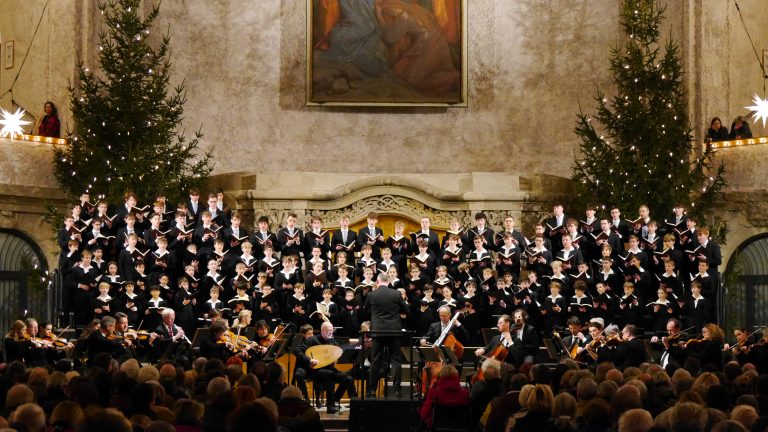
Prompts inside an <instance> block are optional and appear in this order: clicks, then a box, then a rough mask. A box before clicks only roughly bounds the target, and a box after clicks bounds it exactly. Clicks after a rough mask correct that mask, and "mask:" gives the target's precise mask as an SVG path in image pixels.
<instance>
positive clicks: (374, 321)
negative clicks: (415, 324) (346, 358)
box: [365, 273, 407, 397]
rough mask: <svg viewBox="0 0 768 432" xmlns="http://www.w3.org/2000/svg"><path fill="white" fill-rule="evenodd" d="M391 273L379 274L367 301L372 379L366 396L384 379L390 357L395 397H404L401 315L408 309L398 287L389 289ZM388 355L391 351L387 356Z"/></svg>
mask: <svg viewBox="0 0 768 432" xmlns="http://www.w3.org/2000/svg"><path fill="white" fill-rule="evenodd" d="M388 285H389V275H387V274H386V273H379V276H378V277H377V278H376V286H375V287H374V289H373V291H372V292H371V293H370V294H368V297H367V298H366V300H365V310H366V311H368V312H370V314H371V338H372V343H371V370H370V373H371V378H370V382H369V383H368V389H367V392H366V396H369V397H372V396H373V395H374V393H375V392H376V387H377V386H378V383H379V379H380V378H381V371H382V366H383V365H384V364H385V360H386V359H387V357H388V360H389V363H390V364H391V365H392V369H393V373H394V377H393V383H394V387H395V396H396V397H399V396H400V381H401V377H400V375H401V373H400V372H401V361H400V338H401V337H402V336H401V335H398V334H397V333H398V332H400V331H401V330H402V328H403V327H402V325H401V323H400V314H401V313H406V312H407V305H406V304H405V301H404V300H403V298H402V297H401V296H400V293H398V292H397V291H396V290H393V289H392V288H389V286H388ZM385 354H387V355H386V356H385Z"/></svg>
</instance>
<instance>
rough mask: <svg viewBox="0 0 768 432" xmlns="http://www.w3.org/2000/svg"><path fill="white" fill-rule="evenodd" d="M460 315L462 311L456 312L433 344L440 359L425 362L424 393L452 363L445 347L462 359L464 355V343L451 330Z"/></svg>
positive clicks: (423, 373) (423, 374) (422, 377)
mask: <svg viewBox="0 0 768 432" xmlns="http://www.w3.org/2000/svg"><path fill="white" fill-rule="evenodd" d="M459 315H461V312H460V311H459V312H456V314H455V315H454V316H453V318H451V320H450V321H449V322H448V325H446V326H445V330H443V332H442V333H441V334H440V336H439V337H438V338H437V340H436V341H435V343H434V344H432V349H433V350H434V351H435V354H436V355H437V357H438V359H440V361H437V362H427V363H425V364H424V370H423V371H422V376H421V382H422V386H423V393H424V394H426V393H427V391H429V388H430V387H432V386H433V385H434V384H435V381H436V380H437V375H438V373H440V370H441V369H442V368H443V366H445V365H447V364H449V363H450V359H449V358H446V356H445V353H444V352H443V347H445V348H447V349H449V350H451V352H452V353H453V354H454V355H455V356H456V358H457V359H460V358H461V357H462V356H463V355H464V345H462V343H461V342H459V340H458V339H456V336H454V335H453V332H452V331H451V329H452V328H453V323H454V322H455V321H456V320H457V319H458V318H459ZM459 361H460V360H459Z"/></svg>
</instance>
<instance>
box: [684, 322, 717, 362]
mask: <svg viewBox="0 0 768 432" xmlns="http://www.w3.org/2000/svg"><path fill="white" fill-rule="evenodd" d="M724 339H725V335H724V334H723V330H722V329H721V328H720V327H718V326H717V324H712V323H709V324H707V325H705V326H704V327H703V328H702V329H701V337H700V338H697V339H688V340H687V341H683V342H681V345H682V347H683V349H684V350H685V351H686V353H687V354H688V355H689V356H691V357H694V358H697V359H699V362H700V363H701V366H702V367H703V366H704V365H707V364H710V365H713V366H714V368H715V369H714V370H721V369H722V368H723V353H722V349H723V342H724Z"/></svg>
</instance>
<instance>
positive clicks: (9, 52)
mask: <svg viewBox="0 0 768 432" xmlns="http://www.w3.org/2000/svg"><path fill="white" fill-rule="evenodd" d="M13 46H14V44H13V41H7V42H6V43H5V68H6V69H13V55H14V52H13Z"/></svg>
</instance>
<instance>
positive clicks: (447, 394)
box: [419, 375, 469, 426]
mask: <svg viewBox="0 0 768 432" xmlns="http://www.w3.org/2000/svg"><path fill="white" fill-rule="evenodd" d="M435 404H440V405H450V406H457V407H466V408H467V409H468V407H469V392H468V391H467V390H466V389H464V388H462V387H461V382H460V381H459V376H458V375H448V376H444V377H441V378H439V379H438V380H437V382H436V383H435V385H434V386H433V387H431V388H430V389H429V392H427V397H426V398H424V403H423V404H422V405H421V411H420V412H419V414H420V416H421V420H422V421H423V422H424V423H426V424H427V425H428V426H431V425H432V408H433V406H434V405H435Z"/></svg>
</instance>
